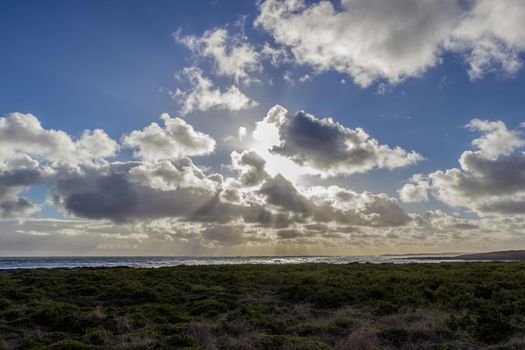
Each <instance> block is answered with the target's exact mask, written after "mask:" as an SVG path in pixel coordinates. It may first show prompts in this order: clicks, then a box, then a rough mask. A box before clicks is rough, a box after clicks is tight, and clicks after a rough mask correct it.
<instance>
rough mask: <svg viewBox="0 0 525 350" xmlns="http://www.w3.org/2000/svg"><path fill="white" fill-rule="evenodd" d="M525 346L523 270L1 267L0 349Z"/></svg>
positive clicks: (502, 266) (487, 266)
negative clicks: (45, 268) (23, 268)
mask: <svg viewBox="0 0 525 350" xmlns="http://www.w3.org/2000/svg"><path fill="white" fill-rule="evenodd" d="M473 348H474V349H477V348H487V349H525V262H507V263H442V264H413V265H373V264H349V265H323V264H313V265H272V266H268V265H265V266H263V265H238V266H224V265H223V266H192V267H190V266H179V267H169V268H159V269H132V268H95V269H91V268H90V269H74V270H67V269H54V270H18V271H0V349H355V350H360V349H363V350H364V349H473Z"/></svg>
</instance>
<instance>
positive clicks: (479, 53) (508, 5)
mask: <svg viewBox="0 0 525 350" xmlns="http://www.w3.org/2000/svg"><path fill="white" fill-rule="evenodd" d="M524 20H525V4H524V3H523V1H521V0H507V1H491V0H478V1H475V2H474V3H473V5H472V7H471V9H470V11H468V12H467V13H466V14H465V15H464V17H463V18H462V20H461V22H460V23H459V25H458V26H457V27H456V28H455V30H454V33H453V35H452V38H451V39H450V41H449V42H448V43H447V45H446V46H447V48H449V49H451V50H454V51H458V52H460V53H462V54H463V55H464V56H465V60H466V61H467V63H468V64H469V71H468V73H469V76H470V77H471V78H472V79H478V78H481V77H483V75H485V74H486V73H487V72H490V71H502V72H503V73H505V74H508V75H513V74H515V73H516V72H517V71H518V69H519V68H520V67H521V65H522V61H521V59H520V57H519V56H520V54H522V53H523V52H524V51H525V34H524V33H523V29H522V24H523V21H524Z"/></svg>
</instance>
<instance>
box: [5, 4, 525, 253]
mask: <svg viewBox="0 0 525 350" xmlns="http://www.w3.org/2000/svg"><path fill="white" fill-rule="evenodd" d="M524 22H525V0H501V1H492V0H424V1H421V0H388V1H387V0H334V1H324V0H321V1H319V0H312V1H310V0H308V1H306V0H264V1H263V0H261V1H226V0H201V1H191V2H189V1H167V0H156V1H145V0H126V1H123V0H120V1H116V0H103V1H102V0H90V1H62V0H51V1H37V0H34V1H30V0H17V1H14V0H8V1H2V2H0V47H1V48H2V54H1V55H0V77H1V84H0V255H3V256H22V255H38V256H42V255H106V256H107V255H188V256H189V255H375V254H393V253H396V254H403V253H436V252H477V251H489V250H504V249H525V153H524V150H525V136H524V128H525V108H524V107H525V102H524V97H525V93H524V91H525V69H524V68H523V61H524V60H525V32H524V31H523V30H522V23H524Z"/></svg>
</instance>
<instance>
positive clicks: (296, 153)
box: [255, 105, 423, 176]
mask: <svg viewBox="0 0 525 350" xmlns="http://www.w3.org/2000/svg"><path fill="white" fill-rule="evenodd" d="M265 128H266V129H268V130H269V131H268V132H269V133H271V132H272V131H274V132H275V131H277V135H270V136H271V137H270V138H273V139H275V140H274V143H273V146H271V149H270V151H271V152H272V153H275V154H279V155H282V156H285V157H287V158H289V159H291V160H292V161H293V162H295V163H296V164H298V165H301V166H305V167H308V168H311V169H313V170H314V171H317V172H318V173H320V174H321V175H323V176H332V175H339V174H346V175H349V174H354V173H364V172H367V171H370V170H372V169H375V168H386V169H395V168H399V167H404V166H407V165H411V164H414V163H416V162H418V161H419V160H421V159H423V157H422V156H421V155H419V154H418V153H416V152H414V151H410V152H409V151H406V150H404V149H402V148H401V147H390V146H388V145H382V144H380V143H379V141H377V140H376V139H374V138H372V137H370V136H369V135H368V134H367V133H366V132H365V131H364V130H363V129H361V128H356V129H350V128H346V127H344V126H343V125H341V124H339V123H337V122H335V121H334V120H333V119H331V118H322V119H321V118H317V117H315V116H313V115H311V114H307V113H305V112H302V111H300V112H298V113H297V114H296V115H294V116H290V115H288V111H287V110H286V109H285V108H283V107H282V106H279V105H277V106H274V107H273V108H272V109H270V111H269V112H268V114H267V116H266V117H265V118H264V120H263V121H262V122H261V123H259V124H258V126H257V129H256V130H255V133H258V132H260V130H261V129H265ZM265 136H266V135H265ZM266 137H267V136H266ZM267 138H268V137H267Z"/></svg>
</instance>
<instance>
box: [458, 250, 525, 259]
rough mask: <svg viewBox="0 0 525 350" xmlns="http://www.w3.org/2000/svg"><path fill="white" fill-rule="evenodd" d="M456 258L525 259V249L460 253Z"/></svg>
mask: <svg viewBox="0 0 525 350" xmlns="http://www.w3.org/2000/svg"><path fill="white" fill-rule="evenodd" d="M455 258H456V259H464V260H525V250H503V251H499V252H487V253H477V254H465V255H458V256H456V257H455Z"/></svg>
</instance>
